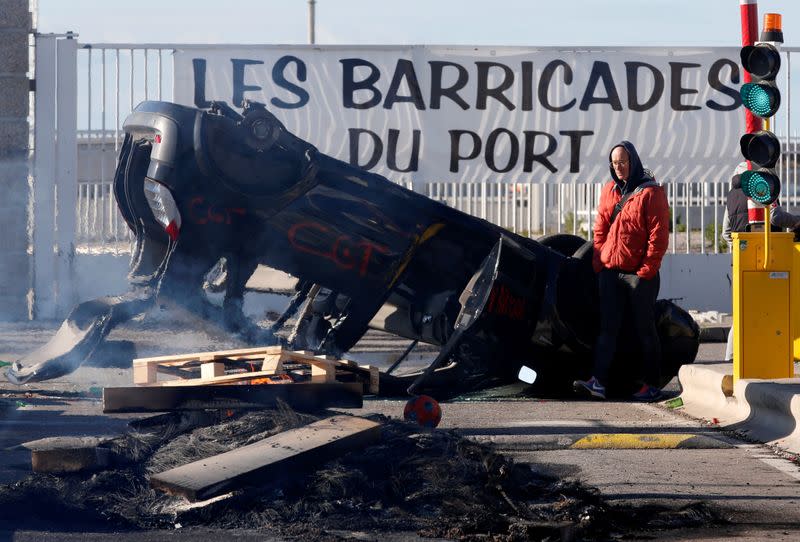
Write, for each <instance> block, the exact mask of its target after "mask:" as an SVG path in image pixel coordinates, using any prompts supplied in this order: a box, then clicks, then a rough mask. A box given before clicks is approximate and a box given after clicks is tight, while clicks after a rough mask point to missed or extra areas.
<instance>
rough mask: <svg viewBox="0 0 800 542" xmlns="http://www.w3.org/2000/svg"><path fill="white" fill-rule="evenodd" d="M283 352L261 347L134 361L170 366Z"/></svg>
mask: <svg viewBox="0 0 800 542" xmlns="http://www.w3.org/2000/svg"><path fill="white" fill-rule="evenodd" d="M282 350H283V347H281V346H260V347H257V348H239V349H237V350H216V351H212V352H194V353H191V354H175V355H171V356H154V357H150V358H137V359H135V360H133V363H134V364H136V363H137V362H138V363H139V364H148V363H155V364H157V365H158V364H169V363H182V362H185V361H192V360H201V361H213V360H215V359H220V358H231V357H243V356H255V357H256V358H257V357H258V356H259V355H261V356H264V355H267V354H280V353H281V351H282Z"/></svg>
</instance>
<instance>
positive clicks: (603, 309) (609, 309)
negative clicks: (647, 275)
mask: <svg viewBox="0 0 800 542" xmlns="http://www.w3.org/2000/svg"><path fill="white" fill-rule="evenodd" d="M598 279H599V287H600V335H599V336H598V337H597V345H596V347H595V353H594V372H593V374H594V376H595V378H597V379H598V380H599V381H600V383H601V384H603V385H607V384H608V375H609V371H610V369H611V361H612V360H613V359H614V354H615V353H616V350H617V340H618V339H619V340H633V341H635V340H638V341H639V342H640V343H641V347H642V357H641V359H640V360H639V364H638V371H639V374H638V375H636V376H637V377H638V378H639V379H640V380H641V381H642V382H646V383H647V384H650V385H652V386H658V384H659V380H660V377H661V374H660V372H661V344H660V341H659V339H658V333H657V332H656V322H655V311H654V304H655V302H656V296H658V287H659V283H660V281H659V277H658V275H656V276H655V277H654V278H653V279H651V280H647V279H643V278H640V277H639V276H638V275H636V273H625V272H623V271H618V270H615V269H603V270H602V271H600V276H599V277H598ZM629 307H630V311H631V322H632V324H633V328H632V329H630V330H626V332H625V333H623V334H622V335H620V327H621V326H622V321H623V318H624V316H625V312H626V310H627V309H628V308H629Z"/></svg>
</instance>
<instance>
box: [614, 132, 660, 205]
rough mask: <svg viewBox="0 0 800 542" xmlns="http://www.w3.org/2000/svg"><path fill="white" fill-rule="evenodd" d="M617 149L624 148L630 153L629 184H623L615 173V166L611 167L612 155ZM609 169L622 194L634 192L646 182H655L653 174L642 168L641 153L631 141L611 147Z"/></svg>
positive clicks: (621, 142)
mask: <svg viewBox="0 0 800 542" xmlns="http://www.w3.org/2000/svg"><path fill="white" fill-rule="evenodd" d="M617 147H622V148H623V149H625V150H626V151H628V157H629V158H628V159H629V160H630V173H629V174H628V180H627V182H623V181H622V180H620V179H619V178H618V177H617V174H616V172H615V171H614V166H612V165H611V153H613V152H614V149H616V148H617ZM608 169H609V170H610V171H611V178H612V179H614V182H615V183H616V184H617V188H619V190H620V192H622V193H623V194H626V193H628V192H632V191H634V190H635V189H636V187H637V186H639V185H640V184H642V183H644V182H647V181H653V180H655V179H654V178H653V174H652V172H651V171H649V170H647V169H644V166H642V160H641V158H639V153H638V152H637V151H636V147H634V146H633V143H631V142H630V141H620V142H619V143H617V144H616V145H614V146H613V147H611V151H609V153H608Z"/></svg>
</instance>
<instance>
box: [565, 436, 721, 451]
mask: <svg viewBox="0 0 800 542" xmlns="http://www.w3.org/2000/svg"><path fill="white" fill-rule="evenodd" d="M569 447H570V448H571V449H573V450H665V449H673V448H674V449H678V448H679V449H684V450H685V449H708V448H733V446H732V445H730V444H728V443H726V442H723V441H721V440H719V439H716V438H713V437H709V436H706V435H695V434H692V433H646V434H642V433H597V434H593V435H586V436H584V437H582V438H580V439H578V440H577V441H575V442H574V443H573V444H572V445H571V446H569Z"/></svg>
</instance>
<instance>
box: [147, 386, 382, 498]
mask: <svg viewBox="0 0 800 542" xmlns="http://www.w3.org/2000/svg"><path fill="white" fill-rule="evenodd" d="M287 387H292V386H287ZM379 438H380V424H378V423H376V422H373V421H371V420H367V419H364V418H359V417H356V416H333V417H331V418H327V419H325V420H320V421H318V422H314V423H312V424H309V425H307V426H305V427H300V428H297V429H292V430H290V431H285V432H283V433H279V434H277V435H273V436H271V437H269V438H266V439H264V440H261V441H259V442H256V443H253V444H248V445H247V446H242V447H241V448H236V449H235V450H231V451H229V452H225V453H222V454H219V455H215V456H212V457H208V458H206V459H201V460H199V461H194V462H192V463H189V464H186V465H182V466H180V467H176V468H174V469H170V470H168V471H165V472H162V473H159V474H155V475H153V476H151V477H150V485H151V486H152V487H154V488H157V489H161V490H163V491H166V492H167V493H171V494H174V495H183V496H185V497H186V498H187V499H189V500H191V501H197V500H203V499H209V498H211V497H215V496H217V495H222V494H224V493H228V492H230V491H232V490H235V489H239V488H242V487H246V486H255V485H259V484H261V483H264V482H274V481H276V480H280V479H281V478H282V477H285V476H287V475H291V474H294V473H297V472H298V471H300V470H301V469H307V468H314V467H318V466H319V465H321V464H323V463H325V462H326V461H327V460H329V459H331V458H333V457H335V456H337V455H341V454H344V453H347V452H349V451H351V450H354V449H358V448H362V447H364V446H366V445H368V444H370V443H372V442H375V441H377V440H378V439H379Z"/></svg>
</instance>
